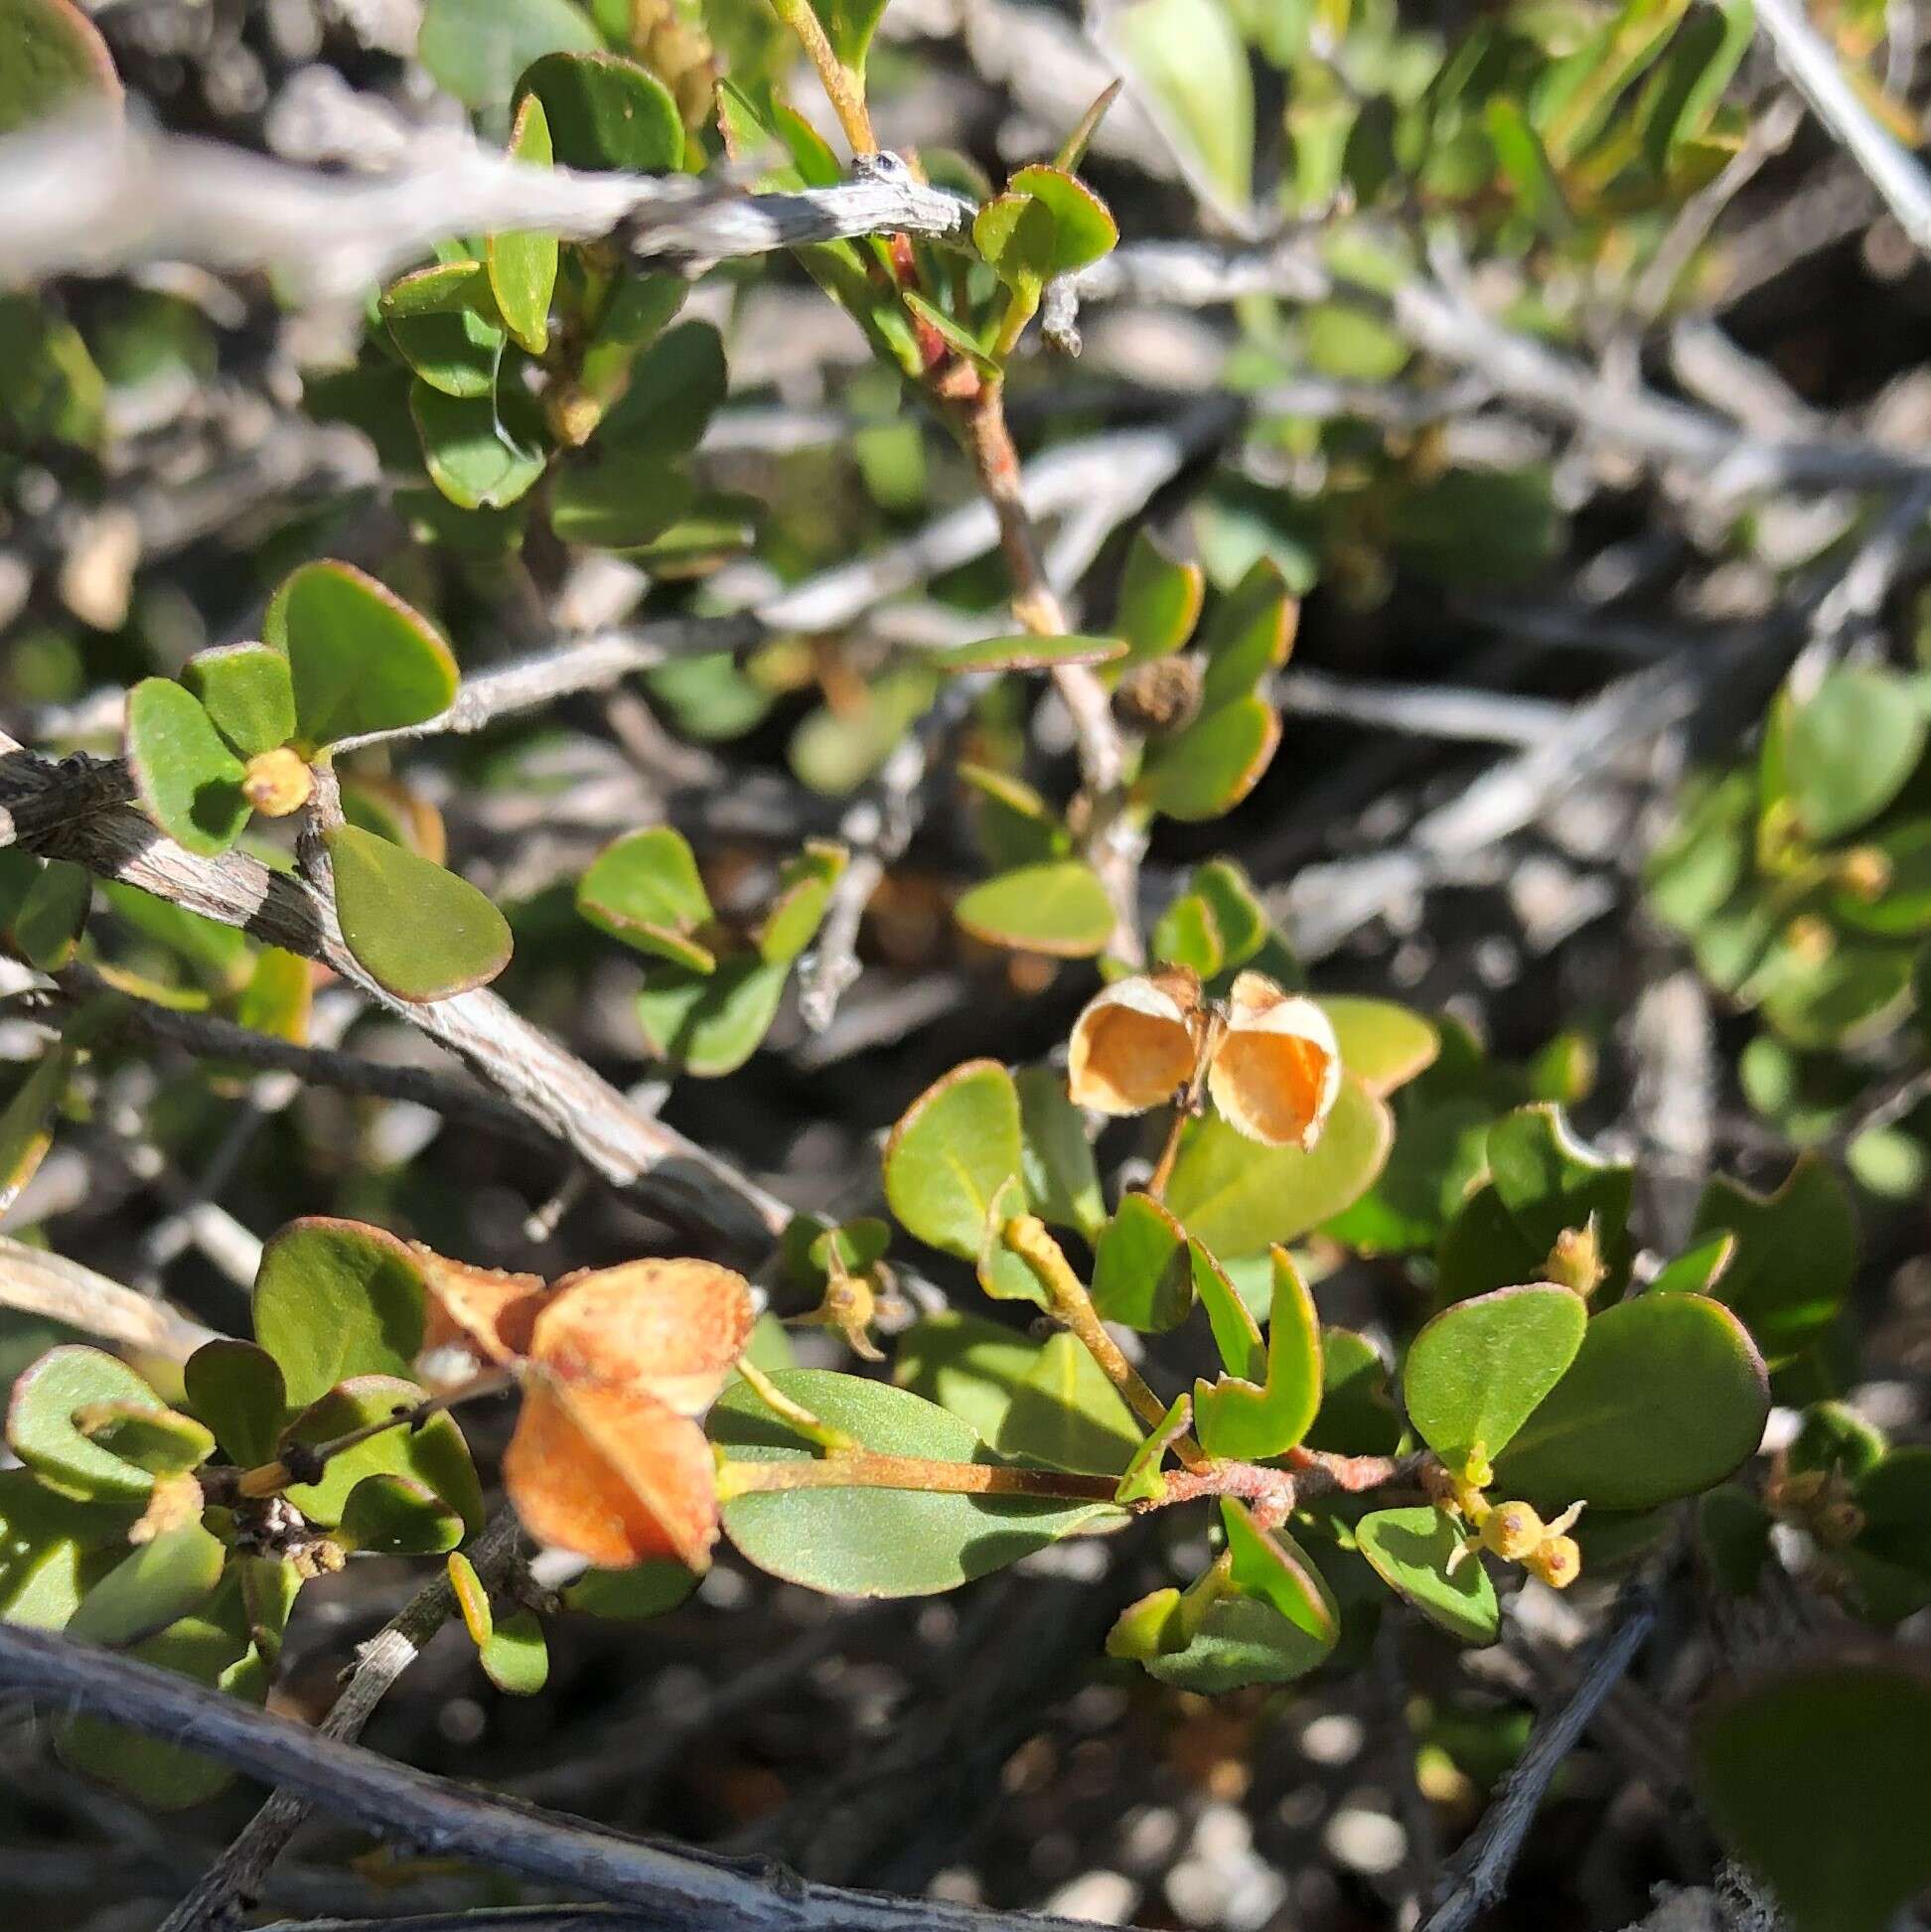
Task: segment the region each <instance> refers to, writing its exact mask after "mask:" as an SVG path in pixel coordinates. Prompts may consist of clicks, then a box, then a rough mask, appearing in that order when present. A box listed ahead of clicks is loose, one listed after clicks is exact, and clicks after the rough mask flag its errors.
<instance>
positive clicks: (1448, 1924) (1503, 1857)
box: [1421, 1580, 1656, 1932]
mask: <svg viewBox="0 0 1931 1932" xmlns="http://www.w3.org/2000/svg"><path fill="white" fill-rule="evenodd" d="M1655 1623H1656V1595H1655V1591H1654V1590H1653V1589H1652V1588H1651V1586H1650V1585H1649V1584H1648V1583H1647V1582H1644V1581H1641V1580H1638V1581H1636V1582H1634V1583H1631V1584H1629V1585H1627V1586H1626V1587H1625V1588H1624V1590H1623V1592H1622V1594H1621V1596H1620V1597H1618V1598H1617V1601H1616V1607H1615V1610H1614V1612H1613V1614H1612V1615H1611V1618H1610V1622H1609V1627H1608V1629H1607V1631H1606V1632H1605V1633H1604V1635H1603V1636H1602V1637H1601V1639H1600V1640H1599V1641H1598V1642H1597V1644H1596V1646H1595V1648H1594V1650H1593V1651H1592V1652H1591V1654H1590V1657H1589V1661H1588V1664H1587V1666H1586V1667H1585V1668H1584V1670H1583V1672H1582V1676H1581V1679H1580V1681H1579V1682H1578V1683H1577V1685H1576V1687H1575V1689H1574V1691H1573V1692H1572V1693H1571V1694H1570V1696H1569V1700H1568V1702H1567V1703H1566V1704H1564V1705H1563V1706H1562V1708H1561V1709H1560V1710H1558V1711H1556V1712H1555V1713H1554V1715H1545V1716H1544V1717H1543V1718H1542V1719H1541V1720H1540V1721H1539V1722H1538V1723H1537V1725H1536V1728H1535V1732H1534V1734H1533V1735H1532V1736H1531V1737H1530V1739H1529V1744H1528V1748H1527V1749H1526V1750H1524V1752H1523V1753H1522V1756H1521V1757H1520V1758H1518V1759H1517V1760H1516V1764H1515V1768H1514V1769H1513V1770H1511V1771H1510V1773H1509V1775H1508V1776H1507V1777H1506V1778H1505V1779H1504V1780H1503V1781H1502V1785H1501V1788H1500V1789H1499V1790H1498V1791H1497V1792H1496V1794H1495V1797H1494V1799H1493V1801H1492V1802H1491V1803H1490V1805H1489V1808H1488V1812H1487V1814H1486V1815H1485V1816H1484V1818H1483V1820H1482V1822H1481V1824H1480V1825H1479V1826H1478V1827H1477V1828H1476V1830H1475V1833H1474V1836H1473V1837H1471V1838H1470V1839H1469V1841H1468V1844H1467V1845H1466V1847H1464V1848H1463V1851H1462V1852H1461V1854H1460V1855H1458V1858H1457V1860H1456V1861H1457V1863H1458V1864H1459V1865H1460V1867H1461V1870H1460V1875H1459V1876H1458V1877H1457V1878H1456V1879H1455V1881H1454V1883H1453V1885H1452V1887H1451V1889H1450V1890H1449V1891H1448V1893H1447V1895H1446V1896H1445V1897H1443V1898H1442V1900H1441V1902H1440V1903H1439V1904H1437V1905H1436V1907H1435V1908H1434V1910H1433V1911H1432V1912H1430V1913H1429V1914H1428V1917H1427V1918H1426V1920H1425V1921H1424V1922H1423V1924H1422V1927H1421V1932H1465V1928H1466V1927H1468V1926H1469V1925H1471V1924H1473V1923H1474V1921H1475V1919H1476V1917H1477V1915H1478V1914H1479V1913H1480V1912H1481V1911H1482V1909H1483V1907H1484V1906H1487V1905H1490V1904H1492V1903H1493V1902H1494V1901H1495V1900H1496V1899H1498V1898H1499V1897H1501V1895H1502V1891H1503V1888H1504V1887H1505V1886H1506V1885H1507V1884H1508V1882H1509V1873H1510V1871H1511V1870H1512V1869H1513V1868H1514V1866H1515V1861H1516V1856H1517V1854H1518V1853H1519V1852H1520V1851H1521V1850H1522V1841H1523V1839H1524V1838H1525V1837H1527V1835H1528V1831H1529V1827H1530V1825H1531V1824H1532V1823H1533V1822H1534V1820H1535V1816H1536V1810H1537V1807H1538V1806H1540V1805H1541V1803H1542V1801H1543V1795H1544V1793H1545V1792H1547V1791H1548V1789H1549V1786H1550V1783H1551V1781H1552V1780H1553V1779H1554V1778H1555V1776H1556V1773H1557V1772H1558V1771H1559V1770H1560V1768H1561V1764H1562V1760H1563V1759H1564V1758H1565V1757H1567V1756H1568V1754H1569V1752H1570V1751H1572V1750H1573V1749H1574V1748H1575V1745H1576V1743H1577V1741H1578V1740H1579V1739H1580V1737H1581V1735H1582V1733H1583V1732H1584V1731H1585V1730H1587V1729H1588V1727H1589V1724H1590V1722H1591V1721H1592V1720H1593V1718H1594V1717H1595V1714H1596V1711H1597V1710H1598V1709H1600V1708H1601V1706H1602V1701H1603V1699H1604V1698H1606V1697H1607V1696H1608V1695H1609V1693H1610V1692H1611V1691H1612V1690H1614V1688H1615V1687H1616V1685H1617V1683H1618V1682H1619V1681H1620V1680H1621V1678H1622V1675H1623V1673H1624V1672H1625V1671H1626V1670H1628V1669H1629V1666H1630V1664H1631V1663H1632V1661H1633V1660H1634V1659H1635V1656H1636V1653H1637V1652H1638V1651H1639V1650H1641V1649H1642V1647H1643V1644H1644V1641H1645V1640H1646V1639H1647V1638H1648V1636H1649V1633H1650V1631H1651V1630H1652V1629H1653V1628H1654V1627H1655Z"/></svg>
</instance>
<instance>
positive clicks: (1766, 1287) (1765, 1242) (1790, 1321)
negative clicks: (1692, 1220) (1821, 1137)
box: [1694, 1154, 1857, 1367]
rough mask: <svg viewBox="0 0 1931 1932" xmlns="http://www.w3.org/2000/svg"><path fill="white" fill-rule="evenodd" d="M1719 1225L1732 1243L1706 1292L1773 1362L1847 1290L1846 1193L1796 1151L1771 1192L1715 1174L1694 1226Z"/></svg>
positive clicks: (1851, 1251)
mask: <svg viewBox="0 0 1931 1932" xmlns="http://www.w3.org/2000/svg"><path fill="white" fill-rule="evenodd" d="M1724 1231H1726V1232H1728V1233H1730V1234H1733V1235H1734V1236H1735V1237H1736V1250H1735V1253H1734V1255H1733V1256H1732V1257H1731V1259H1730V1263H1729V1265H1728V1267H1727V1268H1726V1269H1725V1270H1724V1271H1723V1274H1722V1276H1721V1278H1720V1280H1719V1281H1718V1283H1717V1285H1716V1286H1715V1287H1714V1288H1713V1289H1712V1293H1713V1294H1714V1295H1715V1298H1716V1299H1717V1300H1718V1301H1721V1302H1723V1303H1725V1304H1726V1305H1727V1306H1729V1307H1731V1308H1734V1309H1735V1310H1736V1312H1737V1313H1738V1314H1739V1315H1741V1316H1742V1317H1743V1320H1744V1322H1745V1323H1746V1324H1747V1326H1748V1328H1749V1330H1750V1333H1751V1334H1752V1335H1753V1336H1754V1337H1755V1338H1756V1342H1757V1345H1758V1346H1759V1347H1760V1348H1761V1349H1762V1350H1763V1352H1764V1354H1765V1356H1766V1357H1768V1359H1769V1361H1770V1363H1771V1366H1772V1367H1777V1366H1780V1365H1781V1364H1782V1363H1784V1362H1786V1361H1788V1360H1789V1359H1790V1358H1791V1357H1792V1356H1794V1355H1796V1354H1797V1353H1798V1352H1799V1351H1800V1350H1802V1349H1803V1348H1805V1347H1807V1346H1808V1345H1809V1344H1810V1343H1811V1342H1812V1341H1814V1340H1815V1339H1816V1338H1817V1337H1818V1336H1819V1335H1820V1334H1822V1333H1823V1331H1824V1330H1825V1329H1827V1328H1828V1327H1829V1326H1830V1325H1831V1323H1832V1321H1833V1320H1835V1319H1836V1316H1837V1312H1838V1310H1839V1309H1840V1308H1841V1307H1843V1306H1844V1303H1845V1298H1846V1297H1847V1296H1848V1295H1849V1294H1850V1292H1851V1283H1852V1280H1853V1278H1854V1276H1855V1275H1856V1273H1857V1216H1856V1214H1855V1213H1854V1212H1853V1210H1852V1206H1851V1196H1850V1193H1849V1191H1848V1190H1847V1189H1846V1187H1845V1185H1844V1183H1843V1182H1842V1181H1841V1180H1839V1179H1838V1177H1837V1175H1836V1173H1835V1172H1834V1171H1833V1170H1832V1168H1831V1166H1830V1164H1829V1162H1827V1161H1825V1160H1823V1159H1822V1158H1820V1157H1819V1156H1817V1155H1815V1154H1805V1155H1803V1156H1802V1157H1801V1158H1800V1159H1799V1160H1798V1162H1797V1164H1796V1166H1794V1167H1793V1168H1792V1169H1791V1170H1790V1172H1789V1174H1788V1175H1786V1176H1785V1178H1784V1182H1783V1185H1782V1186H1781V1187H1779V1188H1778V1189H1777V1191H1776V1192H1775V1193H1774V1194H1754V1193H1752V1192H1751V1191H1750V1190H1749V1189H1748V1188H1746V1187H1743V1186H1741V1185H1740V1184H1739V1183H1737V1182H1735V1181H1732V1180H1729V1179H1727V1178H1725V1177H1724V1176H1722V1175H1717V1176H1715V1177H1713V1178H1712V1179H1711V1180H1710V1182H1709V1184H1708V1186H1707V1187H1706V1188H1705V1189H1704V1194H1703V1199H1702V1200H1701V1201H1700V1202H1698V1204H1697V1222H1696V1228H1695V1231H1694V1232H1695V1235H1697V1236H1704V1235H1708V1234H1711V1233H1715V1232H1724Z"/></svg>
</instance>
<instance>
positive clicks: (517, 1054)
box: [0, 751, 790, 1255]
mask: <svg viewBox="0 0 1931 1932" xmlns="http://www.w3.org/2000/svg"><path fill="white" fill-rule="evenodd" d="M62 769H63V768H62V767H60V766H59V765H56V764H54V763H52V762H51V761H48V760H45V759H39V758H35V757H33V756H32V755H31V754H28V753H25V752H21V751H14V752H11V753H7V754H5V755H3V756H0V799H6V798H9V797H12V798H20V797H22V796H24V795H27V794H31V793H33V792H38V791H41V790H44V789H45V788H46V787H47V786H49V785H52V784H54V783H56V782H58V780H59V779H60V777H61V775H62ZM21 842H22V843H23V844H25V845H27V846H28V847H29V848H30V849H32V850H35V851H38V852H41V853H43V854H44V855H46V856H48V857H52V858H66V859H72V860H74V862H75V863H76V864H79V865H84V866H85V867H86V868H87V870H88V871H90V872H92V873H93V874H94V875H95V876H96V877H99V878H106V879H118V880H120V881H121V882H122V883H123V884H127V885H133V886H139V887H140V888H141V890H142V891H144V892H151V893H153V894H155V896H156V897H157V898H162V899H166V900H169V901H170V902H172V903H173V904H175V905H178V906H183V907H185V908H186V909H187V910H188V911H190V912H195V913H200V914H201V915H202V916H203V917H204V918H206V919H213V920H215V921H217V922H218V923H219V924H221V925H223V926H236V927H240V928H241V929H243V930H244V931H246V932H248V933H250V934H251V935H252V936H253V937H254V938H256V939H258V940H261V941H264V942H266V943H267V944H269V945H271V946H279V947H281V948H282V949H284V951H287V952H290V953H297V954H300V955H301V956H302V957H303V958H304V959H311V960H321V961H323V962H324V963H325V964H326V965H328V966H331V967H333V968H334V970H335V971H336V972H337V973H338V974H339V975H340V976H341V977H342V978H344V979H346V980H348V981H349V982H350V983H351V984H352V985H354V986H357V987H359V988H360V989H361V990H362V991H363V992H365V993H367V994H368V996H369V997H370V998H371V999H372V1000H373V1001H374V1002H375V1003H376V1004H377V1005H379V1006H382V1007H383V1008H385V1009H386V1010H387V1011H389V1012H391V1013H394V1014H395V1015H396V1016H397V1017H398V1018H401V1019H405V1020H407V1021H408V1022H409V1023H410V1024H411V1025H412V1026H415V1027H417V1028H419V1029H420V1030H421V1031H422V1032H424V1033H426V1034H427V1035H428V1036H429V1038H431V1039H432V1040H435V1041H436V1042H438V1043H439V1044H440V1045H442V1046H444V1047H447V1048H448V1049H449V1050H450V1051H451V1052H453V1053H455V1054H457V1055H458V1056H459V1057H461V1058H462V1059H463V1060H465V1061H466V1062H468V1064H469V1065H470V1066H471V1067H473V1068H474V1069H475V1070H476V1072H478V1073H479V1074H480V1075H481V1076H482V1077H483V1078H484V1079H485V1080H486V1081H488V1082H489V1084H490V1085H491V1086H493V1087H495V1088H496V1089H497V1090H498V1091H499V1092H500V1093H502V1094H504V1095H505V1096H506V1097H507V1098H508V1099H509V1100H510V1102H511V1104H512V1105H513V1106H515V1107H516V1108H518V1109H519V1110H520V1112H521V1113H523V1114H524V1115H527V1116H528V1117H529V1118H530V1119H532V1120H533V1121H535V1122H536V1123H537V1125H538V1126H540V1127H541V1128H542V1129H543V1131H544V1132H546V1133H547V1134H549V1135H550V1136H551V1137H552V1138H554V1139H556V1140H559V1141H562V1142H563V1143H564V1144H566V1145H567V1146H569V1147H571V1148H573V1149H574V1150H575V1151H576V1152H577V1153H578V1154H580V1155H581V1156H582V1158H583V1159H584V1161H585V1162H586V1163H587V1164H588V1165H589V1166H590V1167H592V1168H593V1169H594V1170H595V1171H596V1172H597V1173H599V1174H601V1175H603V1176H604V1178H605V1179H606V1180H609V1181H611V1182H613V1183H614V1184H615V1185H616V1186H618V1187H621V1188H625V1189H627V1190H629V1191H630V1192H632V1193H633V1194H634V1195H635V1196H636V1197H637V1198H638V1199H639V1200H640V1201H641V1202H643V1203H644V1204H645V1205H646V1206H647V1207H649V1208H650V1209H651V1210H652V1211H653V1212H654V1213H658V1214H661V1215H663V1216H664V1217H665V1218H666V1219H668V1220H670V1221H672V1222H674V1223H675V1224H676V1225H678V1226H679V1227H682V1228H685V1229H690V1230H696V1231H701V1232H703V1233H706V1234H708V1235H709V1236H711V1237H712V1238H713V1239H715V1240H716V1241H718V1242H719V1243H720V1244H721V1245H722V1246H723V1247H725V1248H726V1249H728V1250H730V1251H732V1252H734V1253H744V1254H752V1255H762V1254H763V1252H764V1251H765V1249H766V1248H768V1247H769V1245H770V1243H771V1242H772V1241H773V1240H775V1239H776V1237H777V1236H778V1234H779V1233H780V1232H781V1231H782V1230H783V1228H784V1227H785V1224H786V1222H787V1221H788V1220H789V1219H790V1212H789V1210H788V1209H787V1208H786V1207H785V1205H784V1203H783V1202H781V1201H779V1200H778V1199H777V1198H776V1196H774V1195H772V1194H770V1193H768V1192H767V1191H766V1190H765V1189H763V1188H761V1187H759V1186H758V1185H757V1184H756V1183H755V1182H754V1181H751V1180H749V1179H747V1178H746V1177H745V1176H744V1175H742V1174H740V1173H738V1172H737V1171H736V1170H735V1169H734V1168H733V1167H731V1166H730V1165H729V1164H728V1163H727V1162H725V1161H722V1160H720V1159H718V1158H717V1157H716V1156H715V1155H714V1154H711V1153H709V1152H707V1151H706V1150H705V1149H704V1148H702V1147H699V1146H698V1145H697V1144H696V1143H695V1142H694V1141H691V1140H687V1139H686V1138H685V1137H684V1136H683V1135H682V1134H680V1133H678V1132H676V1131H675V1130H674V1129H673V1128H670V1127H668V1126H665V1125H664V1124H663V1123H662V1122H661V1121H658V1120H654V1119H651V1118H649V1117H648V1116H647V1115H642V1114H640V1113H639V1112H638V1111H637V1110H636V1109H635V1108H633V1107H632V1106H631V1105H630V1103H629V1102H628V1101H626V1100H625V1099H624V1097H623V1095H621V1094H620V1093H618V1091H617V1090H616V1089H615V1088H614V1087H612V1086H611V1085H610V1084H609V1082H608V1081H606V1080H604V1079H603V1078H602V1076H601V1075H599V1074H598V1073H596V1072H595V1071H594V1069H592V1068H591V1067H589V1066H587V1065H586V1064H585V1063H584V1062H583V1061H581V1060H579V1059H577V1057H576V1056H575V1055H574V1054H572V1053H570V1052H568V1051H567V1050H566V1049H565V1048H564V1047H562V1046H560V1045H559V1044H558V1043H557V1042H556V1041H554V1040H552V1039H551V1038H550V1037H549V1035H548V1034H546V1033H544V1032H542V1031H541V1030H540V1029H539V1028H537V1027H534V1026H531V1025H530V1024H529V1023H528V1022H527V1021H526V1020H524V1019H522V1018H520V1016H519V1015H518V1014H517V1013H516V1012H515V1011H514V1010H513V1009H512V1008H511V1007H509V1006H508V1005H506V1004H505V1003H504V1001H503V1000H501V999H499V998H498V997H497V995H496V994H495V993H493V992H490V991H488V990H487V989H479V990H477V991H474V992H466V993H458V994H457V995H455V997H453V998H450V999H443V1000H435V1001H431V1002H427V1003H423V1004H416V1003H412V1002H410V1001H407V1000H401V999H397V998H396V997H395V996H394V995H393V994H391V993H389V992H387V991H385V990H384V989H383V988H382V987H381V986H379V985H377V984H376V982H375V981H374V980H372V979H371V978H370V976H369V974H368V973H367V972H366V971H365V970H364V969H363V966H362V965H361V963H360V962H359V961H358V960H357V959H356V957H355V955H354V954H353V953H351V952H350V951H349V948H348V946H347V945H346V944H345V943H344V941H343V937H342V929H341V927H340V925H339V924H338V923H337V920H336V915H335V908H334V907H333V906H332V905H331V904H330V903H328V901H327V900H326V899H325V898H324V897H323V896H322V895H321V894H319V893H317V892H315V891H314V890H313V889H311V888H310V887H309V886H308V885H307V884H306V883H305V882H304V881H303V880H301V879H299V878H294V877H290V876H288V875H285V874H282V873H277V872H271V871H270V870H269V869H268V868H267V867H266V866H265V865H263V864H261V863H260V861H259V860H257V859H252V858H249V857H248V856H246V854H244V853H241V852H227V853H224V854H223V855H222V856H221V857H219V858H201V857H198V856H197V855H196V854H194V853H192V852H189V851H187V850H185V849H184V848H183V847H181V846H180V845H177V844H176V843H175V842H174V841H173V840H172V839H171V838H168V837H166V836H164V835H163V834H162V833H161V832H160V831H159V830H157V829H156V827H155V826H154V825H153V824H152V823H150V822H149V820H148V819H147V818H146V817H143V816H142V814H140V813H139V812H137V811H134V810H133V809H131V808H130V807H126V806H116V807H113V808H111V809H109V810H107V811H96V812H90V813H86V814H84V815H83V816H81V817H75V818H73V819H70V820H69V821H67V822H66V823H63V824H58V825H55V826H53V827H50V828H48V829H45V830H41V831H38V832H37V833H36V834H35V836H33V837H32V838H30V839H23V840H22V841H21Z"/></svg>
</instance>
